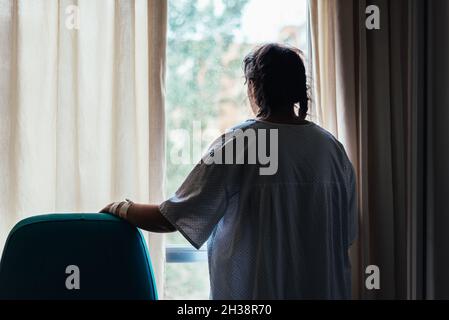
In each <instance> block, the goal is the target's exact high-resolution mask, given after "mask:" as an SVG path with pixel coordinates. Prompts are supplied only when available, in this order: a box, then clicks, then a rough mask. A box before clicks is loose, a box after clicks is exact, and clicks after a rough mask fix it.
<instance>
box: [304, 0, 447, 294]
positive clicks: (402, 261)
mask: <svg viewBox="0 0 449 320" xmlns="http://www.w3.org/2000/svg"><path fill="white" fill-rule="evenodd" d="M368 5H376V6H378V8H379V9H380V29H379V30H376V29H374V30H368V29H367V28H366V27H365V20H366V18H367V14H366V13H365V10H366V8H367V6H368ZM448 15H449V6H448V5H447V1H439V0H438V1H423V0H395V1H388V0H373V1H365V0H352V1H348V0H311V1H310V20H311V21H310V25H311V37H312V48H311V52H312V60H313V62H312V65H313V76H312V79H313V93H314V106H313V107H314V108H313V109H312V110H313V111H312V112H313V113H314V114H315V115H316V117H317V119H318V120H317V121H318V122H319V123H320V124H321V125H323V126H324V127H325V128H327V129H328V130H330V131H331V132H332V133H333V134H334V135H335V136H336V137H337V138H338V139H339V140H340V141H342V143H343V144H344V145H345V147H346V150H347V151H348V154H349V157H350V159H351V161H352V162H353V164H354V166H355V168H356V171H357V177H358V195H359V224H360V228H359V230H360V232H359V238H358V241H357V243H356V244H355V248H354V250H352V252H351V255H352V257H351V259H352V264H353V292H354V297H355V298H365V299H395V298H396V299H419V298H447V297H448V292H447V288H449V279H448V277H447V275H446V273H444V272H443V270H447V267H448V265H449V254H448V252H449V248H448V246H449V245H448V244H449V239H448V235H447V232H444V231H443V230H446V229H447V228H449V220H448V218H447V215H446V214H445V212H447V209H446V208H445V207H446V204H445V201H444V199H445V197H444V195H443V194H444V191H443V190H447V189H448V188H447V181H448V180H447V178H448V175H449V172H448V171H449V166H448V165H447V163H449V162H448V161H447V159H448V152H447V150H448V148H447V146H448V143H449V135H447V133H446V132H445V130H444V125H443V124H446V123H447V121H448V120H449V114H448V112H447V111H446V110H447V108H444V106H447V103H448V102H449V101H448V94H447V92H448V90H447V89H445V88H444V85H446V84H447V83H448V81H447V80H448V79H447V74H448V72H447V71H448V63H447V59H445V58H443V57H447V53H448V45H449V41H448V40H447V39H446V38H445V36H444V31H443V30H447V27H448V25H447V24H448V22H447V21H448V19H447V16H448ZM437 43H438V45H437ZM443 70H444V71H443ZM368 265H377V266H379V268H380V289H379V290H367V289H366V287H365V279H366V275H365V268H366V267H367V266H368Z"/></svg>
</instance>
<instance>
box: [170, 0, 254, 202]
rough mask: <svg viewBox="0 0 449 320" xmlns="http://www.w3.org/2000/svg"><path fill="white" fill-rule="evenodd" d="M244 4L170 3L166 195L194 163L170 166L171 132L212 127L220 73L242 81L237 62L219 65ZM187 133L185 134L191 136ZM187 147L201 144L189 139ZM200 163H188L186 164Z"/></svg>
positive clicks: (240, 0)
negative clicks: (195, 123)
mask: <svg viewBox="0 0 449 320" xmlns="http://www.w3.org/2000/svg"><path fill="white" fill-rule="evenodd" d="M247 2H248V0H221V4H222V5H221V6H217V1H191V0H189V1H188V0H173V1H169V12H168V14H169V19H168V21H169V27H168V39H167V40H168V50H167V88H166V90H167V100H166V101H167V135H168V138H167V150H168V152H167V154H168V159H167V189H166V191H167V195H168V196H169V195H171V194H173V193H174V192H175V191H176V189H177V187H179V185H180V183H181V182H182V181H183V179H184V178H185V177H186V175H187V174H188V172H189V171H190V170H191V168H192V167H193V165H179V164H173V163H171V161H170V150H172V148H173V141H172V138H171V135H170V132H171V130H174V129H177V128H183V129H187V130H189V131H191V127H192V122H193V121H194V120H196V121H201V125H202V129H203V130H204V129H206V128H207V127H208V126H212V125H216V123H215V124H214V123H213V122H214V121H215V120H216V118H217V115H218V111H219V110H218V108H219V102H220V101H219V99H221V98H220V94H219V93H220V85H221V79H222V77H223V75H226V76H227V77H230V78H238V77H240V78H241V77H242V74H241V60H240V56H239V55H237V56H236V57H235V58H234V60H232V59H231V61H224V59H225V57H226V53H228V52H229V50H230V49H231V47H232V44H233V40H234V37H235V34H234V32H235V30H237V29H238V28H239V27H240V23H241V16H242V11H243V8H244V6H245V5H246V4H247ZM191 137H192V135H190V138H191ZM209 142H210V141H209ZM190 143H201V142H200V141H190ZM193 160H194V161H197V160H199V159H192V160H191V161H193Z"/></svg>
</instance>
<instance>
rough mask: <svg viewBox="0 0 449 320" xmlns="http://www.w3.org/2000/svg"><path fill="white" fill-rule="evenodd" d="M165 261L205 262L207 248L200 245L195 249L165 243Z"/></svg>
mask: <svg viewBox="0 0 449 320" xmlns="http://www.w3.org/2000/svg"><path fill="white" fill-rule="evenodd" d="M165 261H166V262H167V263H189V262H206V261H207V249H206V248H204V247H201V248H200V249H199V250H197V249H195V248H193V247H191V246H179V245H167V246H166V248H165Z"/></svg>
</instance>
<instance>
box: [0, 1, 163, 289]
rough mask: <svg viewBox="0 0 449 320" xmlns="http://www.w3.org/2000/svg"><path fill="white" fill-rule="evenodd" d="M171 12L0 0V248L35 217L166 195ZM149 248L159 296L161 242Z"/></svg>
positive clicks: (152, 4) (134, 4)
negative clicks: (20, 225) (166, 76)
mask: <svg viewBox="0 0 449 320" xmlns="http://www.w3.org/2000/svg"><path fill="white" fill-rule="evenodd" d="M166 10H167V6H166V1H165V0H150V1H146V0H136V1H108V0H96V1H93V0H79V1H65V0H60V1H50V0H33V1H27V0H17V1H14V0H1V1H0V68H1V71H0V177H1V179H0V244H1V247H3V244H4V241H5V238H6V236H7V234H8V232H9V231H10V229H11V228H12V226H13V225H14V224H15V223H16V222H18V221H19V220H20V219H22V218H25V217H28V216H32V215H36V214H40V213H48V212H96V211H98V210H99V209H100V208H101V207H102V206H104V205H105V204H106V203H108V202H111V201H116V200H121V199H123V198H124V197H129V198H131V199H134V200H135V201H140V202H150V201H152V202H158V201H160V200H162V196H163V195H162V191H163V174H164V105H163V101H164V99H163V81H164V68H165V65H164V63H165V60H164V59H165V33H166ZM149 244H150V254H151V255H152V260H153V264H154V266H155V269H156V278H157V282H158V289H159V291H161V290H162V289H163V284H162V279H163V276H162V275H163V272H162V271H163V261H164V257H163V252H164V251H163V238H162V237H160V236H158V235H150V236H149ZM160 295H161V292H160Z"/></svg>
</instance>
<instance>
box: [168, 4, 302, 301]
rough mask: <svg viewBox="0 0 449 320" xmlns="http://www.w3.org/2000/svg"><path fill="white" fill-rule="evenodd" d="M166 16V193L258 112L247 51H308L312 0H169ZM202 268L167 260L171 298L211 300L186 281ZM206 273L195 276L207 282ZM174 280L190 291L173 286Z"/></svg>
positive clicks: (175, 237) (176, 239)
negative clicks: (251, 98) (263, 46)
mask: <svg viewBox="0 0 449 320" xmlns="http://www.w3.org/2000/svg"><path fill="white" fill-rule="evenodd" d="M168 17H169V18H168V19H169V21H168V24H169V26H168V39H167V41H168V44H167V82H166V86H167V87H166V89H167V93H166V108H167V112H166V118H167V181H166V182H167V183H166V190H165V191H166V194H167V195H168V196H171V195H172V194H173V193H174V192H175V191H176V189H177V188H178V187H179V186H180V184H181V183H182V182H183V180H184V179H185V177H186V176H187V174H188V173H189V172H190V170H191V169H192V168H193V166H194V164H195V163H196V162H197V161H198V160H199V159H200V157H201V154H202V152H203V151H204V150H205V149H206V148H207V147H208V144H209V143H211V142H212V140H213V139H215V138H216V137H218V136H219V135H220V134H221V133H222V132H224V131H225V130H226V129H228V128H230V127H232V126H234V125H236V124H238V123H239V122H241V121H244V120H246V119H249V118H252V117H253V115H252V114H251V113H250V108H249V104H248V101H247V98H246V87H245V81H244V78H243V72H242V60H243V57H244V56H245V54H247V53H248V52H249V51H250V50H251V49H252V48H253V47H255V46H256V45H257V44H260V43H264V42H282V43H287V44H291V45H294V46H296V47H299V48H300V49H302V50H303V51H306V49H307V48H306V44H307V34H306V29H307V20H306V19H307V0H277V1H273V0H233V1H225V0H196V1H192V0H170V1H169V12H168ZM167 243H168V244H170V245H173V244H178V245H188V246H190V244H189V243H188V242H187V241H186V240H185V239H184V238H183V237H182V235H181V234H180V233H175V234H170V235H169V236H168V237H167ZM197 265H199V264H195V263H192V264H191V265H188V267H186V266H183V267H181V265H179V264H167V269H166V283H167V294H166V298H170V297H173V296H174V295H175V294H174V292H178V297H179V298H188V297H189V296H183V297H181V296H180V294H181V293H180V292H189V294H193V295H196V294H198V295H202V296H206V298H207V294H206V293H205V292H201V293H200V292H196V291H195V293H192V290H193V289H192V288H193V287H194V288H196V289H198V290H200V288H199V287H198V286H197V285H195V284H194V283H193V282H188V281H187V278H188V277H190V276H189V275H188V273H187V272H186V270H192V271H193V272H194V270H196V268H197ZM189 268H190V269H189ZM198 268H200V267H198ZM207 275H208V273H202V275H201V274H199V275H198V276H202V277H203V278H204V279H203V280H204V281H206V282H205V283H207V281H208V279H207V278H208V277H207ZM182 277H187V278H186V279H182V280H180V281H176V280H175V279H178V280H179V279H180V278H182ZM203 280H202V281H203ZM195 282H196V280H195ZM176 283H183V284H184V285H186V286H188V285H191V286H192V288H183V289H181V288H179V287H177V289H176V290H174V288H171V287H170V286H171V285H175V284H176ZM203 289H204V288H203V287H202V289H201V290H203ZM206 289H207V288H206ZM207 291H208V290H207ZM170 292H172V293H170Z"/></svg>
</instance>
